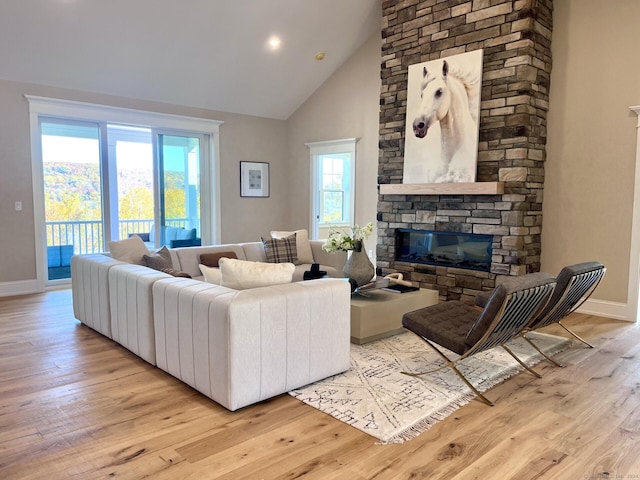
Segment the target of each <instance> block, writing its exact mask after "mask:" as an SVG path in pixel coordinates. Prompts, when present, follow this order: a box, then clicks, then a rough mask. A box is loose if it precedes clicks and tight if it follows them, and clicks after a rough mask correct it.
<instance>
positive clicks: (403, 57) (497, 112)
mask: <svg viewBox="0 0 640 480" xmlns="http://www.w3.org/2000/svg"><path fill="white" fill-rule="evenodd" d="M382 8H383V27H382V64H381V78H382V88H381V96H380V145H379V146H380V157H379V162H378V183H379V184H380V195H379V197H378V218H377V220H378V245H377V250H376V254H377V259H378V262H377V267H378V273H379V274H383V275H384V274H387V273H391V272H402V273H403V274H404V276H405V278H409V279H410V280H412V281H414V282H418V283H419V284H420V286H421V287H423V288H432V289H437V290H438V291H439V294H440V298H441V300H453V299H462V300H465V301H470V300H471V299H472V298H473V296H475V295H476V294H477V293H478V292H479V291H481V290H486V289H489V288H492V287H493V286H494V285H495V279H496V277H497V276H498V275H522V274H525V273H531V272H536V271H538V270H539V268H540V252H541V243H540V235H541V230H542V189H543V182H544V161H545V158H546V152H545V145H546V117H547V110H548V100H549V78H550V73H551V31H552V0H467V1H463V0H422V1H418V0H389V1H383V3H382ZM480 48H482V49H483V80H482V94H481V107H480V108H481V110H480V137H479V138H480V142H479V147H478V163H477V175H476V181H477V182H480V183H477V185H489V184H491V185H498V188H495V189H494V188H490V189H482V188H478V189H474V188H468V184H467V188H456V185H455V184H447V185H446V188H442V186H443V184H435V185H402V177H403V155H404V152H403V150H404V135H405V132H404V127H405V113H406V99H407V75H408V67H409V65H412V64H415V63H420V62H425V61H429V60H435V59H439V58H442V57H446V56H450V55H455V54H458V53H464V52H468V51H473V50H477V49H480ZM388 187H393V189H392V190H390V189H389V188H388ZM404 230H415V231H428V232H449V233H461V234H477V235H484V236H488V238H490V239H491V240H490V247H491V248H490V252H491V254H490V255H491V257H490V265H489V268H488V269H486V270H488V271H482V270H480V269H473V268H468V265H464V264H456V265H453V266H452V265H446V264H442V263H438V262H435V264H431V265H429V264H425V263H422V262H417V261H414V260H415V259H414V258H411V257H406V256H405V257H403V256H402V255H401V253H402V252H398V248H399V244H398V243H397V239H398V235H399V232H402V231H404ZM453 250H456V252H459V250H458V249H457V248H456V249H451V252H453ZM399 254H400V255H399Z"/></svg>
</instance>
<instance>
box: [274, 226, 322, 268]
mask: <svg viewBox="0 0 640 480" xmlns="http://www.w3.org/2000/svg"><path fill="white" fill-rule="evenodd" d="M291 235H295V236H296V252H297V256H298V263H315V261H314V259H313V252H312V251H311V243H310V242H309V232H307V230H306V229H304V228H303V229H301V230H294V231H291V232H283V231H277V230H272V231H271V238H285V237H290V236H291Z"/></svg>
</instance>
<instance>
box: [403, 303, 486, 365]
mask: <svg viewBox="0 0 640 480" xmlns="http://www.w3.org/2000/svg"><path fill="white" fill-rule="evenodd" d="M479 316H480V312H479V311H478V310H476V309H475V308H473V307H472V306H470V305H467V304H466V303H462V302H459V301H457V300H454V301H450V302H444V303H439V304H437V305H433V306H430V307H425V308H421V309H419V310H414V311H413V312H408V313H405V314H404V315H403V316H402V325H403V326H404V327H405V328H407V329H409V330H411V331H412V332H414V333H416V334H418V335H420V336H422V337H425V338H428V339H429V340H431V341H433V342H435V343H437V344H438V345H442V346H443V347H445V348H447V349H449V350H451V351H452V352H455V353H457V354H458V355H462V354H464V353H465V352H466V351H467V350H469V346H468V345H467V344H466V343H465V340H466V338H467V333H468V332H469V330H470V329H471V327H472V325H473V324H474V323H475V322H476V320H477V319H478V317H479Z"/></svg>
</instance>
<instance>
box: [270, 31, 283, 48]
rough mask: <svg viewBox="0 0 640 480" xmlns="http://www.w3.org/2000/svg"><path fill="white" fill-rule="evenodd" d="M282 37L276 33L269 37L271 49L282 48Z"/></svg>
mask: <svg viewBox="0 0 640 480" xmlns="http://www.w3.org/2000/svg"><path fill="white" fill-rule="evenodd" d="M280 43H281V42H280V38H279V37H276V36H275V35H274V36H272V37H271V38H269V48H270V49H271V50H278V49H279V48H280Z"/></svg>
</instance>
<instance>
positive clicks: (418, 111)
mask: <svg viewBox="0 0 640 480" xmlns="http://www.w3.org/2000/svg"><path fill="white" fill-rule="evenodd" d="M481 87H482V49H480V50H474V51H472V52H467V53H461V54H459V55H451V56H449V57H445V58H440V59H438V60H431V61H428V62H422V63H417V64H415V65H410V66H409V76H408V81H407V118H406V124H405V137H404V138H405V146H404V172H403V180H402V181H403V183H452V182H474V181H475V179H476V163H477V158H478V132H479V121H478V117H479V115H480V90H481Z"/></svg>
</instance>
